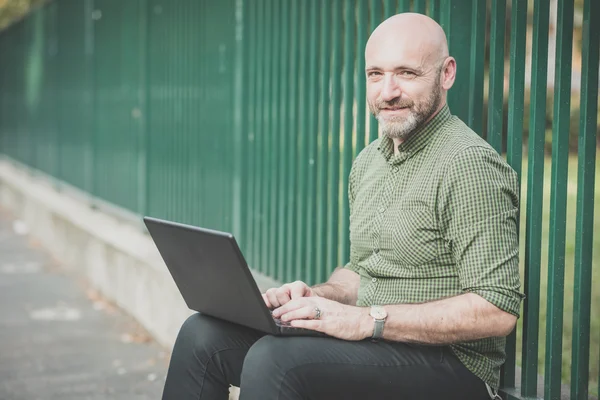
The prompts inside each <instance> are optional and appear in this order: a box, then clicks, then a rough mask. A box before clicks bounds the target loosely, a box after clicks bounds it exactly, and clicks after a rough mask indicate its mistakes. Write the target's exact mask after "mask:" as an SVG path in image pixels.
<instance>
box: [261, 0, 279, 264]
mask: <svg viewBox="0 0 600 400" xmlns="http://www.w3.org/2000/svg"><path fill="white" fill-rule="evenodd" d="M275 1H277V0H266V1H265V9H264V13H265V20H264V21H265V37H264V40H265V43H264V45H265V47H266V52H265V71H264V72H265V75H264V77H265V80H264V81H263V85H264V88H263V90H264V92H263V93H264V96H263V100H262V101H263V103H262V107H263V115H262V118H263V121H264V129H263V131H261V132H260V135H261V136H263V137H264V141H263V146H262V149H261V151H262V154H263V156H262V159H261V165H262V174H261V179H262V180H263V189H262V202H261V216H262V218H261V236H260V241H261V257H260V258H261V264H262V265H261V267H262V268H263V271H264V273H266V274H267V275H268V274H269V270H270V268H271V266H270V265H269V260H270V258H271V255H270V252H271V249H270V245H271V236H272V233H274V232H271V231H270V228H271V209H272V207H273V204H271V190H272V181H271V169H272V168H273V146H272V144H273V131H272V127H273V123H272V112H271V111H272V110H271V105H272V102H273V97H272V96H273V93H272V87H273V84H274V82H273V69H272V68H273V50H274V40H273V17H272V15H273V4H274V2H275Z"/></svg>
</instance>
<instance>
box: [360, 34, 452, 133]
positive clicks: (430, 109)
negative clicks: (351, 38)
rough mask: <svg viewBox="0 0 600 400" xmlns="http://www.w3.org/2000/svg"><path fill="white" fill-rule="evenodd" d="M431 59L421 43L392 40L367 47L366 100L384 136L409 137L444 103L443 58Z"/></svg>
mask: <svg viewBox="0 0 600 400" xmlns="http://www.w3.org/2000/svg"><path fill="white" fill-rule="evenodd" d="M419 53H421V54H419ZM431 58H432V57H428V56H427V54H423V52H422V49H421V48H419V46H411V44H410V43H406V44H405V45H403V44H402V43H401V42H400V43H399V42H398V41H392V40H387V41H386V40H383V41H379V42H378V43H375V44H373V45H371V46H369V47H368V48H367V52H366V65H367V69H366V74H367V101H368V103H369V108H370V110H371V112H372V113H373V115H375V117H376V118H377V120H378V121H379V124H380V126H381V129H382V133H383V134H384V135H385V136H387V137H389V138H391V139H400V140H404V139H406V138H407V137H408V135H410V133H412V132H413V131H414V130H415V129H417V128H419V127H420V126H422V125H423V124H424V123H425V122H426V121H428V119H429V118H430V117H431V116H432V115H433V113H434V112H435V111H436V110H437V108H438V107H439V105H440V103H441V102H442V91H441V73H442V67H443V61H440V60H436V61H437V62H434V61H430V59H431Z"/></svg>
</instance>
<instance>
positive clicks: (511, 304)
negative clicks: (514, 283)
mask: <svg viewBox="0 0 600 400" xmlns="http://www.w3.org/2000/svg"><path fill="white" fill-rule="evenodd" d="M469 292H470V293H475V294H476V295H478V296H481V297H483V298H484V299H486V300H487V301H488V302H490V303H492V304H493V305H495V306H496V307H498V308H499V309H501V310H502V311H504V312H507V313H509V314H512V315H514V316H515V317H517V318H519V317H520V313H519V311H520V309H521V300H522V299H523V298H524V297H525V296H524V295H523V294H522V293H520V292H515V291H512V290H490V289H479V290H477V289H476V290H470V291H469Z"/></svg>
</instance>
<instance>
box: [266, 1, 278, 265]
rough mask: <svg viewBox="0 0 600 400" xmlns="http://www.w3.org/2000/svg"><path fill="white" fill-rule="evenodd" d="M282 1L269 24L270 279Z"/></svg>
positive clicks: (274, 241)
mask: <svg viewBox="0 0 600 400" xmlns="http://www.w3.org/2000/svg"><path fill="white" fill-rule="evenodd" d="M281 3H282V2H281V1H279V0H275V1H274V2H273V3H272V4H271V8H272V12H271V19H270V21H269V24H270V25H271V28H272V29H271V38H270V40H271V41H272V42H273V53H272V54H271V60H270V61H271V75H270V76H271V81H272V82H271V96H270V102H269V107H270V109H271V115H270V121H271V123H270V138H271V146H270V153H271V155H270V159H271V163H270V167H269V175H270V176H269V181H270V182H271V185H270V191H269V208H268V213H269V224H268V228H267V229H268V230H269V245H268V262H267V263H268V271H269V272H268V273H269V276H270V277H274V276H275V271H276V269H277V266H276V263H277V251H278V247H277V242H278V241H279V237H278V236H279V235H277V217H278V215H277V209H278V204H277V192H278V191H279V190H280V188H279V185H278V184H279V179H278V178H279V173H280V168H279V158H280V157H281V154H282V153H280V152H279V142H280V141H281V134H280V132H279V130H278V128H279V123H278V122H279V119H280V118H281V114H280V113H279V105H280V103H281V98H280V97H279V87H280V86H281V74H280V73H279V68H278V67H279V57H280V56H279V53H280V51H281V50H280V49H281V32H280V26H281V19H280V18H279V8H280V7H281Z"/></svg>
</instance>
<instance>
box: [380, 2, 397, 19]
mask: <svg viewBox="0 0 600 400" xmlns="http://www.w3.org/2000/svg"><path fill="white" fill-rule="evenodd" d="M394 14H396V1H395V0H383V18H384V19H385V18H389V17H391V16H392V15H394Z"/></svg>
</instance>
